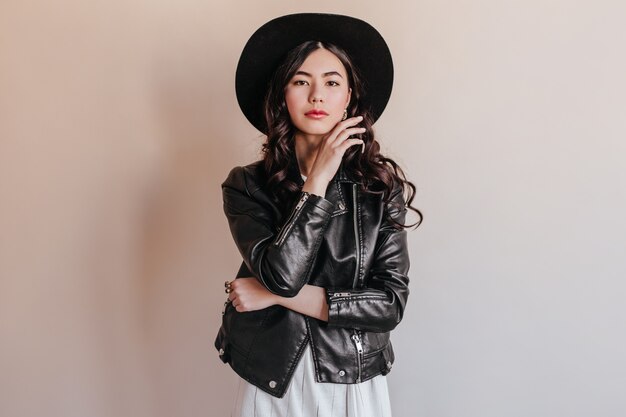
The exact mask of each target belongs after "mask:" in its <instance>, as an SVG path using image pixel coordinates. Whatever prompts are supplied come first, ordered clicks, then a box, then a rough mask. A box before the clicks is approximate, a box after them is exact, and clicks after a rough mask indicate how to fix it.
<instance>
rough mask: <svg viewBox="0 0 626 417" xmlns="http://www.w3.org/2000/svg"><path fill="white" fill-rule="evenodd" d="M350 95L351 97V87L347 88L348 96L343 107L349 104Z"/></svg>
mask: <svg viewBox="0 0 626 417" xmlns="http://www.w3.org/2000/svg"><path fill="white" fill-rule="evenodd" d="M350 97H352V88H348V98H347V99H346V105H345V106H344V107H345V108H348V104H350Z"/></svg>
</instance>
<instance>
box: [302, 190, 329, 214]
mask: <svg viewBox="0 0 626 417" xmlns="http://www.w3.org/2000/svg"><path fill="white" fill-rule="evenodd" d="M307 203H311V204H313V205H314V206H315V207H317V208H319V209H321V210H323V211H325V212H326V213H329V214H332V212H333V208H334V206H333V203H331V202H330V201H328V200H326V199H325V198H324V197H322V196H319V195H317V194H309V198H308V200H307Z"/></svg>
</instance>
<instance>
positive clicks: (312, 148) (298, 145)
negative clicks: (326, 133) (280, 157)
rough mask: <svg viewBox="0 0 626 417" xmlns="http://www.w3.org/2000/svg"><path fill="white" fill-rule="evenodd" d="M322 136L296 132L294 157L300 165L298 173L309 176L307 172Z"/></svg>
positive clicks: (311, 165) (315, 155) (313, 160)
mask: <svg viewBox="0 0 626 417" xmlns="http://www.w3.org/2000/svg"><path fill="white" fill-rule="evenodd" d="M322 138H323V135H307V134H304V133H296V135H295V150H296V159H297V160H298V166H299V167H300V174H302V175H304V176H305V177H308V176H309V172H310V171H311V168H312V167H313V163H314V162H315V158H316V157H317V151H318V149H319V146H320V144H321V143H322Z"/></svg>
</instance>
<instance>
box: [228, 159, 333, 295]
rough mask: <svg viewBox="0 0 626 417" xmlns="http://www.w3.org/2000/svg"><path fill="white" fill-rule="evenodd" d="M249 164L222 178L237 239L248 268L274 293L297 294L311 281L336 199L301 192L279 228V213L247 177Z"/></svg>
mask: <svg viewBox="0 0 626 417" xmlns="http://www.w3.org/2000/svg"><path fill="white" fill-rule="evenodd" d="M246 179H247V178H246V171H245V168H244V167H235V168H233V169H232V170H231V172H230V173H229V175H228V177H227V178H226V180H225V181H224V183H222V196H223V200H224V212H225V214H226V217H227V218H228V224H229V226H230V231H231V233H232V236H233V239H234V240H235V244H236V245H237V248H238V249H239V252H240V253H241V255H242V257H243V260H244V262H245V263H246V265H247V266H248V269H249V270H250V271H251V272H252V273H253V274H254V275H255V276H256V277H257V278H258V279H259V281H260V282H261V283H262V284H263V285H264V286H265V287H266V288H267V289H268V290H269V291H271V292H272V293H274V294H277V295H280V296H282V297H294V296H295V295H297V294H298V292H299V291H300V289H301V288H302V287H303V286H304V285H305V284H306V283H307V282H308V280H309V275H310V273H311V270H312V267H313V263H314V260H315V257H316V254H317V252H318V249H319V246H320V244H321V242H322V238H323V236H324V231H325V230H326V227H327V226H328V224H329V222H330V218H331V213H332V207H333V204H332V203H331V202H330V201H328V200H326V199H325V198H323V197H320V196H318V195H315V194H309V193H306V192H302V193H301V194H300V196H299V198H298V200H297V202H296V203H295V204H294V206H293V208H292V209H291V211H290V213H289V215H288V216H287V217H286V219H287V220H286V221H285V222H284V224H283V225H282V227H281V228H280V229H279V231H277V230H276V225H275V220H274V215H273V214H272V209H271V207H268V204H267V203H266V204H263V203H261V202H260V201H259V199H258V198H255V193H257V192H259V189H258V187H256V188H255V187H254V186H250V188H249V184H248V183H247V181H246Z"/></svg>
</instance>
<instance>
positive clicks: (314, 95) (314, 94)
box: [310, 85, 324, 103]
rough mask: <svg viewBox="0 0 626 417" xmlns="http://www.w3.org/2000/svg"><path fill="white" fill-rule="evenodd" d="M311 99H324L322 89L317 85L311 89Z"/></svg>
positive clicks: (315, 101) (320, 100) (315, 100)
mask: <svg viewBox="0 0 626 417" xmlns="http://www.w3.org/2000/svg"><path fill="white" fill-rule="evenodd" d="M310 100H311V102H312V103H317V102H322V101H324V99H323V96H322V92H321V89H320V88H318V87H316V86H315V85H314V86H313V88H312V89H311V96H310Z"/></svg>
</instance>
